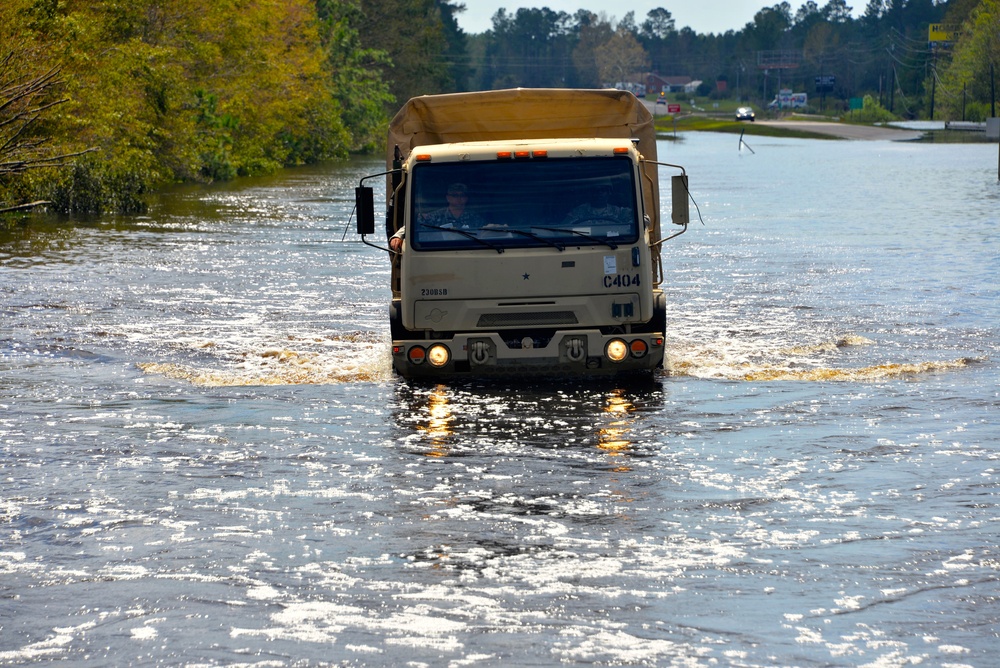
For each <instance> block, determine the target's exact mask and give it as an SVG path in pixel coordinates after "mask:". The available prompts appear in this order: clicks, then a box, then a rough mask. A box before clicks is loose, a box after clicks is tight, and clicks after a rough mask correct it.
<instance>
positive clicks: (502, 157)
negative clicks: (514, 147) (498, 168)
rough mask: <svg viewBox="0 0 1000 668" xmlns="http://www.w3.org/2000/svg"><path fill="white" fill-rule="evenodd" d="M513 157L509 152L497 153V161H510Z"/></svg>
mask: <svg viewBox="0 0 1000 668" xmlns="http://www.w3.org/2000/svg"><path fill="white" fill-rule="evenodd" d="M513 157H514V153H513V152H511V151H497V160H510V159H511V158H513Z"/></svg>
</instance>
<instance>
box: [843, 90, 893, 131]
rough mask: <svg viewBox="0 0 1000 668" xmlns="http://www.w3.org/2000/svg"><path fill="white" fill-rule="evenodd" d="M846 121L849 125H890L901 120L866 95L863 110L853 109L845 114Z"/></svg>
mask: <svg viewBox="0 0 1000 668" xmlns="http://www.w3.org/2000/svg"><path fill="white" fill-rule="evenodd" d="M844 120H845V121H847V122H848V123H868V124H870V123H888V122H890V121H897V120H899V118H897V117H896V115H895V114H893V113H891V112H890V111H889V110H887V109H886V108H885V107H883V106H882V105H881V104H879V102H878V100H876V99H875V98H874V97H872V96H871V95H865V99H864V106H863V107H862V108H861V109H852V110H851V111H849V112H847V113H846V114H844Z"/></svg>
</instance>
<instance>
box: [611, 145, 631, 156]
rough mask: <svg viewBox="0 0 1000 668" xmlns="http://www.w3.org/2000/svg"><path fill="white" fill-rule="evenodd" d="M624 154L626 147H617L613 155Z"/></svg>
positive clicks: (626, 150)
mask: <svg viewBox="0 0 1000 668" xmlns="http://www.w3.org/2000/svg"><path fill="white" fill-rule="evenodd" d="M626 153H628V147H627V146H619V147H618V148H616V149H615V150H614V154H615V155H625V154H626Z"/></svg>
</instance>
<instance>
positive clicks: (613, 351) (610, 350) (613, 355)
mask: <svg viewBox="0 0 1000 668" xmlns="http://www.w3.org/2000/svg"><path fill="white" fill-rule="evenodd" d="M604 354H605V355H606V356H607V358H608V359H609V360H611V361H612V362H621V361H622V360H623V359H625V358H626V357H627V356H628V344H627V343H625V342H624V341H622V340H621V339H611V340H610V341H608V345H606V346H604Z"/></svg>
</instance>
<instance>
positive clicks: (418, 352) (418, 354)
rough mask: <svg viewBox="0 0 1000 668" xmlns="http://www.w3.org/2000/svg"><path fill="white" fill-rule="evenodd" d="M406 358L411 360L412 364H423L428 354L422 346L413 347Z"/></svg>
mask: <svg viewBox="0 0 1000 668" xmlns="http://www.w3.org/2000/svg"><path fill="white" fill-rule="evenodd" d="M406 356H407V357H408V358H409V359H410V364H423V363H424V359H425V358H426V357H427V352H426V351H425V350H424V349H423V348H421V347H420V346H413V347H412V348H410V352H409V353H407V355H406Z"/></svg>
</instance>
